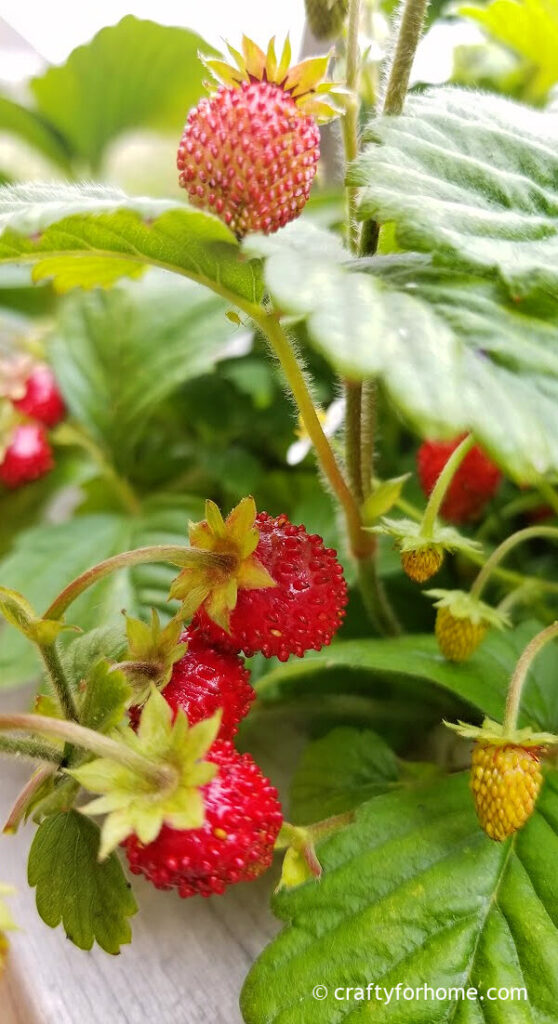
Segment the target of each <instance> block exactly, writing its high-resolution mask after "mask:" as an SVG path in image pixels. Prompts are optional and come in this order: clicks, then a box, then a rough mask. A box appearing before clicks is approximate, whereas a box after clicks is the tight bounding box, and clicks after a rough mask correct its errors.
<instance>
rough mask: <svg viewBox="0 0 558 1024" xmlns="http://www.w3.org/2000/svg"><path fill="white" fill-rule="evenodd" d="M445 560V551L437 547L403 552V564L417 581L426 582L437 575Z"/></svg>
mask: <svg viewBox="0 0 558 1024" xmlns="http://www.w3.org/2000/svg"><path fill="white" fill-rule="evenodd" d="M443 561H444V552H443V551H440V550H439V549H438V548H435V547H430V548H429V547H421V548H416V549H415V550H414V551H402V552H401V565H402V566H403V570H404V571H405V572H406V573H407V576H408V577H409V578H410V579H412V580H414V581H415V583H426V580H429V579H430V577H431V576H435V575H436V573H437V572H438V570H439V569H440V568H441V565H442V562H443Z"/></svg>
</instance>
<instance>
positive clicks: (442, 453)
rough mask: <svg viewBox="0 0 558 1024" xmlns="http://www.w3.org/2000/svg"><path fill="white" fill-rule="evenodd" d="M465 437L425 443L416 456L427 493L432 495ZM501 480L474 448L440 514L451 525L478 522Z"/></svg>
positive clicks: (462, 466) (496, 468)
mask: <svg viewBox="0 0 558 1024" xmlns="http://www.w3.org/2000/svg"><path fill="white" fill-rule="evenodd" d="M462 440H463V437H462V436H461V437H458V438H456V439H455V440H454V441H448V442H444V441H424V442H423V444H421V446H420V448H419V450H418V453H417V469H418V475H419V479H420V483H421V486H422V489H423V491H424V493H425V494H426V495H427V496H429V495H430V494H431V493H432V491H433V489H434V485H435V484H436V481H437V479H438V477H439V476H440V473H441V472H442V469H443V468H444V466H445V464H446V462H447V461H448V459H449V457H450V455H451V454H452V453H453V452H454V451H455V449H456V448H457V446H458V445H459V444H460V443H461V441H462ZM501 479H502V474H501V472H500V470H499V469H498V467H497V466H495V465H494V463H493V462H492V461H491V460H490V459H489V458H488V456H487V455H485V453H484V452H483V451H482V449H481V448H479V446H478V445H474V446H473V447H472V448H471V450H470V451H469V452H467V455H466V456H465V458H464V459H463V461H462V463H461V465H460V466H459V468H458V469H457V471H456V473H455V475H454V477H453V479H452V482H451V484H450V486H449V488H448V491H447V493H446V496H445V498H444V501H443V503H442V507H441V509H440V512H441V514H442V515H443V517H444V518H445V519H447V520H448V522H452V523H466V522H469V521H470V520H474V519H477V518H478V517H479V516H480V515H481V514H482V512H483V510H484V507H485V505H486V504H487V502H488V501H490V500H491V499H492V498H493V497H494V495H495V494H496V491H497V490H498V487H499V485H500V481H501Z"/></svg>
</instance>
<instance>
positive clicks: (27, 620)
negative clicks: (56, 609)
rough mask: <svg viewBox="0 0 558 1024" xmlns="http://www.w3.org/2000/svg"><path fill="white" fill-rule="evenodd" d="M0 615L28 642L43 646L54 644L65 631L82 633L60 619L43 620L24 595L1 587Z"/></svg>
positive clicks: (76, 627) (77, 628)
mask: <svg viewBox="0 0 558 1024" xmlns="http://www.w3.org/2000/svg"><path fill="white" fill-rule="evenodd" d="M0 614H1V615H3V616H4V618H5V620H6V622H9V623H10V625H11V626H15V628H16V629H19V631H20V633H23V635H24V636H26V637H27V639H28V640H31V641H32V642H33V643H36V644H40V645H41V646H50V645H51V644H53V643H54V641H55V640H56V637H57V636H58V634H59V633H61V632H62V631H63V630H73V631H74V632H76V633H81V630H80V629H79V627H78V626H67V625H65V624H64V623H63V622H61V621H60V620H59V619H41V618H40V617H39V616H38V615H36V614H35V611H34V609H33V608H32V607H31V605H30V604H29V601H27V599H26V598H25V597H23V595H22V594H18V593H17V591H16V590H8V588H7V587H0Z"/></svg>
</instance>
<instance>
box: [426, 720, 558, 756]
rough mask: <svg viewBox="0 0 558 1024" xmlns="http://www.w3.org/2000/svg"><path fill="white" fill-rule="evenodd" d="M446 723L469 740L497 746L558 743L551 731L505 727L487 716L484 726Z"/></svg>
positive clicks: (547, 745)
mask: <svg viewBox="0 0 558 1024" xmlns="http://www.w3.org/2000/svg"><path fill="white" fill-rule="evenodd" d="M444 725H445V726H446V727H447V728H448V729H451V730H452V732H456V733H457V735H458V736H462V737H463V738H464V739H467V740H476V741H477V742H478V741H480V742H481V743H483V742H484V743H490V744H491V745H493V746H496V747H505V746H507V745H508V744H511V745H513V746H517V747H525V748H528V749H529V748H532V747H553V746H557V745H558V736H555V735H554V733H551V732H536V731H535V730H534V729H533V728H531V727H527V728H525V729H505V728H504V726H503V725H501V724H500V723H499V722H495V721H493V719H491V718H485V719H484V721H483V723H482V726H478V725H469V723H468V722H461V721H459V722H446V721H445V720H444Z"/></svg>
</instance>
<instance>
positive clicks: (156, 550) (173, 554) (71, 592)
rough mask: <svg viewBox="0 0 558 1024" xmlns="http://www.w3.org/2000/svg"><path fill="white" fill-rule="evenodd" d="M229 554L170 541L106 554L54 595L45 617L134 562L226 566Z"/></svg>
mask: <svg viewBox="0 0 558 1024" xmlns="http://www.w3.org/2000/svg"><path fill="white" fill-rule="evenodd" d="M224 559H226V556H223V555H219V554H215V553H214V552H210V551H202V550H198V549H197V548H191V547H188V546H187V545H184V546H183V547H179V546H177V545H171V544H156V545H154V546H153V547H147V548H137V549H136V550H135V551H123V552H122V554H120V555H113V556H112V557H111V558H106V559H105V560H104V561H103V562H99V564H98V565H94V566H93V567H92V568H91V569H86V570H85V572H82V573H81V575H80V576H77V577H76V579H75V580H72V582H71V583H69V584H68V586H67V587H65V588H64V590H62V591H61V593H60V594H59V595H58V597H56V598H55V599H54V601H53V602H52V604H51V605H50V607H49V608H47V610H46V612H45V614H44V618H45V619H61V618H62V616H63V615H64V613H65V612H66V611H67V609H68V608H69V607H70V605H71V604H72V603H73V602H74V601H75V600H76V598H78V597H79V595H80V594H83V592H84V590H87V589H88V587H92V586H93V584H94V583H97V582H98V581H99V580H102V579H104V577H105V576H109V575H110V573H112V572H116V571H117V570H118V569H125V568H128V567H130V566H132V565H142V564H145V563H147V562H168V563H170V565H176V566H185V565H188V564H190V565H191V564H194V563H195V562H196V561H199V562H205V563H206V564H209V562H211V563H212V564H214V565H216V566H220V567H223V566H225V561H224Z"/></svg>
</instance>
